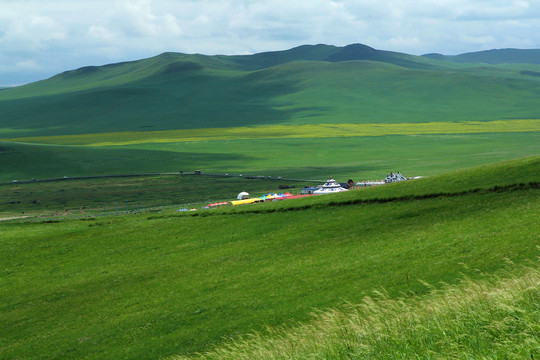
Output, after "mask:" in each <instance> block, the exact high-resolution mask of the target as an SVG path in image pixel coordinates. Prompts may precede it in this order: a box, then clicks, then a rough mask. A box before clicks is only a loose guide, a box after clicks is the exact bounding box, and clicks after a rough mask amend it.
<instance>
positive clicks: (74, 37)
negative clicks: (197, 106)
mask: <svg viewBox="0 0 540 360" xmlns="http://www.w3.org/2000/svg"><path fill="white" fill-rule="evenodd" d="M539 30H540V1H538V0H0V86H7V85H19V84H24V83H28V82H31V81H36V80H40V79H44V78H47V77H50V76H52V75H54V74H57V73H59V72H62V71H65V70H70V69H75V68H79V67H82V66H87V65H103V64H108V63H113V62H119V61H126V60H135V59H141V58H146V57H150V56H154V55H157V54H159V53H162V52H164V51H176V52H184V53H202V54H208V55H213V54H227V55H232V54H252V53H257V52H263V51H272V50H284V49H289V48H291V47H295V46H298V45H302V44H319V43H324V44H331V45H338V46H343V45H347V44H351V43H362V44H366V45H369V46H372V47H374V48H377V49H384V50H394V51H401V52H406V53H409V54H415V55H421V54H424V53H429V52H439V53H443V54H446V55H454V54H459V53H464V52H470V51H479V50H486V49H493V48H507V47H513V48H540V31H539Z"/></svg>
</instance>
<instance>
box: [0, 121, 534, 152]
mask: <svg viewBox="0 0 540 360" xmlns="http://www.w3.org/2000/svg"><path fill="white" fill-rule="evenodd" d="M515 132H540V119H519V120H496V121H486V122H480V121H476V122H472V121H463V122H452V123H448V122H430V123H398V124H309V125H269V126H256V127H240V128H236V127H230V128H204V129H194V130H168V131H144V132H142V131H141V132H120V133H98V134H84V135H64V136H62V135H60V136H40V137H23V138H8V139H0V141H5V142H24V143H30V144H32V143H37V144H53V145H84V146H99V147H101V146H125V145H137V144H147V143H153V144H160V143H179V142H193V141H223V140H246V139H253V140H257V139H306V138H307V139H318V138H342V137H364V136H388V135H426V134H478V133H515Z"/></svg>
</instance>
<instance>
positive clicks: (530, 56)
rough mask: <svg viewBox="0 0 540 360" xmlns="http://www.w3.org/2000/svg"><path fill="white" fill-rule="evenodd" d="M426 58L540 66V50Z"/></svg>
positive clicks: (478, 52) (439, 55)
mask: <svg viewBox="0 0 540 360" xmlns="http://www.w3.org/2000/svg"><path fill="white" fill-rule="evenodd" d="M423 56H424V57H427V58H430V59H434V60H443V61H454V62H460V63H486V64H508V63H520V64H540V49H492V50H485V51H477V52H469V53H464V54H459V55H442V54H436V53H432V54H425V55H423Z"/></svg>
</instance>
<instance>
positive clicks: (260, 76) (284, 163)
mask: <svg viewBox="0 0 540 360" xmlns="http://www.w3.org/2000/svg"><path fill="white" fill-rule="evenodd" d="M538 74H540V65H537V64H511V65H508V64H502V65H490V64H479V63H474V64H473V63H458V62H454V61H446V60H438V59H430V58H428V57H421V56H412V55H407V54H403V53H396V52H391V51H382V50H376V49H373V48H370V47H368V46H365V45H361V44H353V45H349V46H345V47H336V46H328V45H304V46H300V47H297V48H293V49H290V50H285V51H276V52H267V53H260V54H254V55H249V56H247V55H246V56H225V55H216V56H205V55H199V54H195V55H189V54H179V53H164V54H161V55H158V56H156V57H153V58H149V59H143V60H138V61H131V62H125V63H118V64H110V65H106V66H100V67H95V66H88V67H84V68H81V69H77V70H71V71H66V72H64V73H61V74H58V75H57V76H54V77H52V78H50V79H47V80H43V81H39V82H36V83H32V84H29V85H25V86H21V87H17V88H12V89H7V90H3V91H1V92H0V142H2V146H1V148H2V151H0V166H2V169H3V171H2V173H0V182H1V181H12V180H13V179H31V178H39V177H55V176H57V177H58V176H64V175H65V174H66V173H69V176H78V175H97V174H103V173H119V172H120V171H122V172H123V171H127V172H129V173H132V172H153V171H156V170H160V171H168V170H170V169H178V168H183V169H193V168H201V167H204V168H205V169H206V170H209V171H224V172H229V171H238V172H241V173H245V172H253V171H257V172H267V173H269V174H274V173H275V171H276V170H279V171H281V172H284V173H296V174H306V173H316V172H317V171H318V174H316V177H315V178H320V177H325V176H326V175H324V176H323V175H321V172H323V173H324V174H334V176H337V175H335V174H338V175H343V176H347V177H352V176H354V177H365V176H370V177H382V176H384V175H385V173H386V172H388V171H391V170H392V169H391V168H388V167H394V166H396V165H395V164H413V163H414V164H416V166H415V167H414V168H412V169H411V170H413V171H416V170H421V171H422V172H423V174H429V173H436V172H438V171H444V170H450V169H457V168H458V166H461V165H464V166H472V165H478V164H481V163H489V162H496V161H500V160H504V159H511V158H516V157H522V156H527V155H535V154H538V152H539V149H538V145H537V144H538V143H539V141H538V131H539V129H538V120H537V119H539V118H540V107H539V105H538V101H537V100H538V94H539V93H540V77H539V76H537V75H538ZM524 120H526V121H528V122H529V125H528V126H525V127H522V125H520V124H521V122H522V121H524ZM475 121H481V122H485V125H486V126H485V127H483V132H482V133H480V132H478V131H472V132H468V131H466V132H464V133H459V134H458V133H456V132H455V131H449V132H447V131H445V130H444V131H440V132H438V133H437V136H440V137H442V138H443V139H444V141H442V142H437V141H436V140H435V138H434V136H435V135H434V132H433V131H429V130H428V131H426V132H424V133H407V131H402V132H400V133H396V132H394V131H390V130H388V131H386V129H387V126H389V125H391V124H404V126H408V125H407V124H411V125H410V126H411V127H414V126H415V124H426V125H429V124H434V123H438V122H440V123H445V124H451V123H467V124H473V122H475ZM498 121H516V123H515V124H512V123H509V124H508V126H507V130H508V131H507V134H501V131H500V129H498V130H497V129H495V128H493V129H491V128H490V126H489V124H495V123H497V122H498ZM361 124H366V126H367V127H373V126H379V125H380V129H381V131H379V132H378V133H377V134H376V135H369V136H377V138H372V139H366V137H367V136H366V135H362V134H360V133H359V132H358V131H356V132H354V131H353V132H350V134H355V135H354V137H352V136H351V135H347V137H348V138H347V139H343V140H341V139H342V138H341V137H339V136H336V135H329V136H328V138H329V139H330V140H329V141H325V142H321V140H320V139H319V138H320V136H319V135H314V136H313V138H311V139H310V136H311V135H313V132H306V133H305V134H304V135H302V136H297V137H296V138H294V139H293V138H290V137H287V136H286V134H287V133H294V134H298V133H299V131H301V129H303V128H302V126H303V125H321V126H330V127H331V126H336V127H337V128H340V129H346V128H347V127H350V128H356V127H357V126H358V125H361ZM272 126H285V128H283V129H282V130H281V131H282V133H283V134H284V137H285V138H286V141H283V142H277V141H273V140H268V137H265V136H262V135H257V136H254V137H247V138H246V137H242V138H239V139H231V138H227V139H219V138H217V137H214V138H212V139H204V140H201V141H198V142H193V141H192V140H189V139H186V138H185V137H184V136H183V135H181V134H180V135H179V133H177V132H176V133H174V131H178V130H200V132H201V134H202V133H204V132H205V131H206V129H212V130H211V131H212V132H216V131H219V129H235V131H236V130H238V131H240V132H241V131H242V129H251V128H253V127H256V128H259V129H260V131H259V133H263V132H264V131H266V129H271V128H272ZM434 127H435V128H437V127H436V126H434ZM326 129H328V128H326ZM159 131H160V133H159V134H161V135H162V136H163V138H156V137H155V136H154V138H153V139H154V142H153V143H150V142H149V141H146V142H145V143H140V142H139V143H137V142H136V141H135V142H134V141H133V139H134V138H137V137H140V138H146V139H147V138H148V133H152V134H158V132H159ZM168 131H173V133H168ZM223 131H225V130H223ZM127 132H129V133H130V134H127ZM244 132H245V131H244ZM321 133H322V134H326V133H329V134H331V133H332V131H327V130H322V131H321ZM93 134H96V135H93ZM78 135H81V136H82V135H84V136H87V137H93V136H94V137H95V138H96V139H98V138H99V139H101V138H103V137H106V138H107V141H105V142H103V141H95V142H94V143H92V144H93V145H92V146H88V141H87V140H86V141H85V142H80V143H78V142H77V141H76V139H78V138H77V136H78ZM58 136H64V138H61V139H60V138H57V137H58ZM52 137H55V138H52ZM199 137H200V136H199ZM440 137H439V139H440ZM501 137H503V138H504V139H503V138H501ZM270 138H271V139H273V138H272V137H270ZM128 139H129V141H131V142H129V141H128ZM250 140H251V141H250ZM446 140H448V141H446ZM186 141H191V143H190V144H187V143H186ZM28 143H32V144H36V143H38V144H41V146H40V147H36V146H35V145H27V144H28ZM97 143H101V145H99V146H98V145H95V144H97ZM165 143H166V144H165ZM59 145H60V146H59ZM65 145H69V147H65ZM460 146H461V147H460ZM329 148H335V149H336V150H335V151H333V153H334V154H335V155H333V156H332V157H330V156H328V155H326V154H324V151H326V152H328V153H329V152H330V151H329V150H328V149H329ZM395 148H401V149H400V151H393V152H391V153H390V150H391V149H395ZM471 148H474V151H471ZM294 149H303V152H302V153H301V155H302V156H297V155H299V153H298V152H296V151H295V150H294ZM337 149H339V151H338V150H337ZM33 151H35V152H33ZM306 151H307V153H306ZM452 152H453V153H454V154H455V155H454V156H452V157H451V158H450V159H449V158H445V157H444V156H446V155H448V154H451V153H452ZM247 153H249V154H247ZM343 153H347V154H350V155H349V156H341V155H342V154H343ZM463 153H466V154H467V156H461V155H458V154H463ZM254 154H257V155H256V156H254ZM307 154H310V155H311V156H306V155H307ZM214 155H215V156H214ZM213 156H214V157H213ZM223 156H226V157H227V159H228V160H230V161H223V162H222V161H220V159H223ZM441 156H442V157H441ZM212 157H213V158H212ZM390 157H392V159H393V161H392V163H390V164H388V163H387V162H386V160H385V159H388V158H390ZM435 158H437V159H439V160H434V159H435ZM41 159H47V160H48V161H41ZM191 159H195V161H192V160H191ZM196 159H201V160H200V162H199V163H197V161H196ZM242 159H244V160H245V161H243V160H242ZM447 160H448V162H447V163H446V164H443V163H444V162H445V161H447ZM377 161H378V162H379V163H381V164H384V163H386V164H388V167H386V168H385V167H383V166H380V167H379V169H380V170H379V171H377V172H373V171H371V169H372V166H371V163H373V162H377ZM434 162H435V163H434ZM276 163H279V167H278V166H276ZM418 164H422V166H420V167H418ZM439 164H440V165H442V166H439ZM451 164H453V165H451ZM452 166H454V167H452ZM157 167H160V169H156V168H157ZM278 168H279V169H278ZM364 168H369V169H370V173H368V174H364V173H362V172H361V169H364ZM309 169H311V170H309ZM351 169H353V170H351ZM279 175H281V174H279Z"/></svg>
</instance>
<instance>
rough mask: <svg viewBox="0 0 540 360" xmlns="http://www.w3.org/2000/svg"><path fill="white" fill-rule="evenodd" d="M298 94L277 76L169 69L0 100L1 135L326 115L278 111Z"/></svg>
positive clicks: (224, 123) (291, 83)
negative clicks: (80, 88) (77, 88)
mask: <svg viewBox="0 0 540 360" xmlns="http://www.w3.org/2000/svg"><path fill="white" fill-rule="evenodd" d="M195 65H197V64H195ZM79 71H80V72H84V73H85V74H86V73H87V72H92V71H93V70H92V68H83V69H80V70H79ZM281 75H283V74H281ZM298 90H299V88H298V85H297V83H296V81H294V80H293V79H292V78H287V76H280V73H279V72H271V73H269V74H266V75H265V76H262V77H259V78H257V77H255V78H254V77H253V76H250V74H249V73H228V72H227V73H219V72H215V71H207V70H204V69H202V68H201V67H200V66H192V65H190V64H185V63H183V64H170V65H168V66H167V67H166V68H165V69H164V70H163V71H157V72H156V73H155V74H153V75H152V76H149V77H147V78H144V79H142V80H137V81H134V82H131V83H127V84H126V83H124V84H121V85H118V86H108V87H97V88H93V89H91V90H84V91H80V92H72V93H66V94H56V95H49V96H40V97H34V98H26V99H19V100H6V101H2V106H1V107H0V128H2V127H5V128H12V127H13V124H17V127H18V128H20V129H21V132H20V133H18V132H12V133H11V134H10V137H19V136H50V135H74V134H88V133H103V132H118V131H141V129H142V130H171V129H193V128H220V127H238V126H248V125H250V126H253V125H269V124H276V123H283V122H286V121H288V120H290V119H291V118H293V117H294V116H295V114H297V113H298V112H299V111H303V112H306V111H309V113H311V114H314V113H317V112H324V111H325V110H326V109H324V108H322V107H317V106H314V107H311V108H309V109H301V110H286V109H283V106H286V105H287V104H285V103H283V102H282V101H281V100H278V99H279V97H282V96H286V95H288V94H292V93H294V92H296V91H298ZM28 129H33V130H32V131H28Z"/></svg>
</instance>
